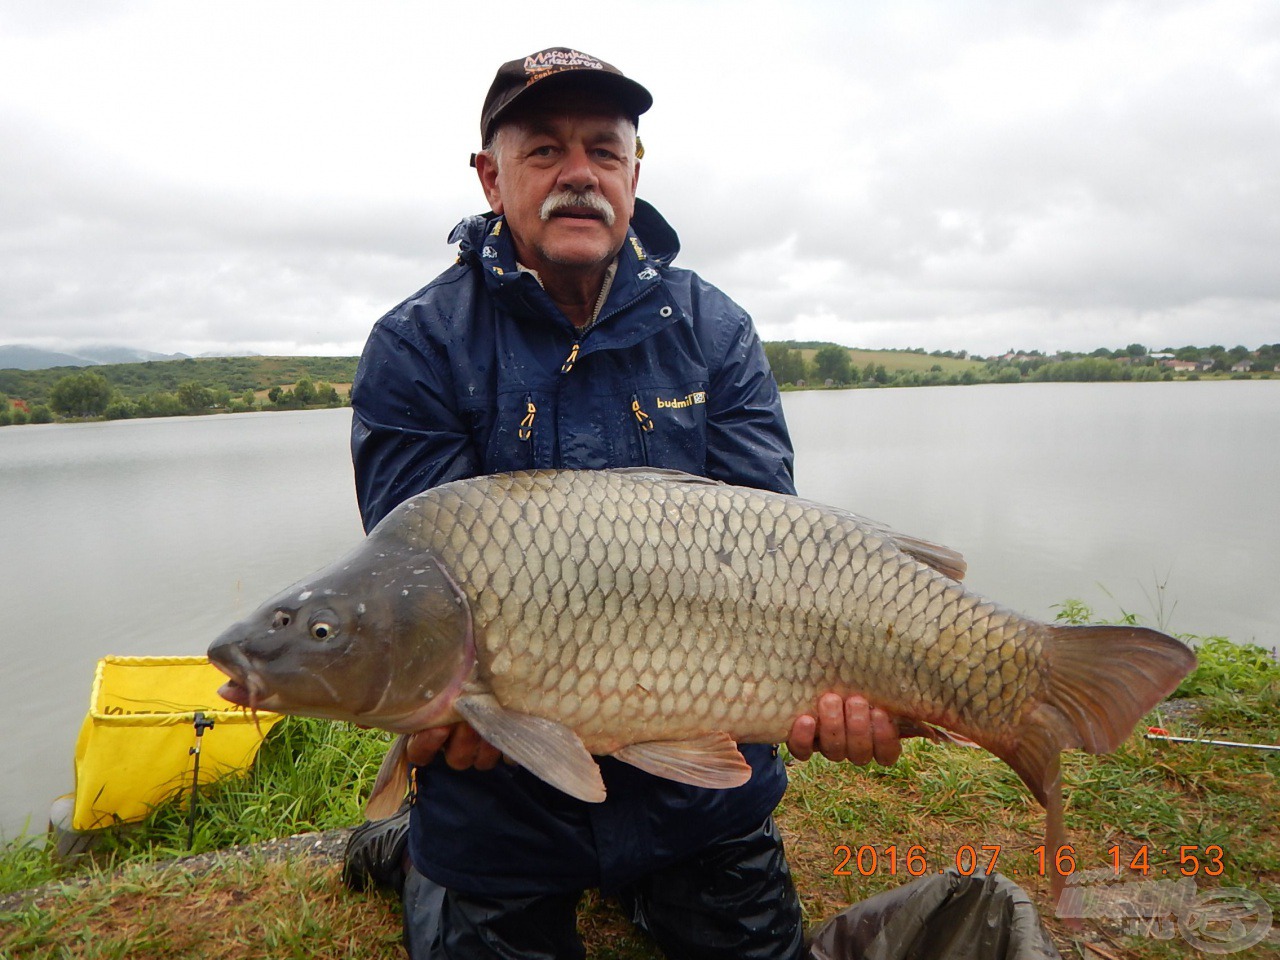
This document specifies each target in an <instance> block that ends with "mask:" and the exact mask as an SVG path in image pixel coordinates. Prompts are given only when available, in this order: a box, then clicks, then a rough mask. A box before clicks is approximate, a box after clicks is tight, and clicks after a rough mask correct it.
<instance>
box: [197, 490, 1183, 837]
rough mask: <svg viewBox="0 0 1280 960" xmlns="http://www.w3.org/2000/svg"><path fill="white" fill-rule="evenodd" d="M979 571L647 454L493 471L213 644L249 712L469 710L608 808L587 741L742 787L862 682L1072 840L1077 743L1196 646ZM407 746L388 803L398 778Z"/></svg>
mask: <svg viewBox="0 0 1280 960" xmlns="http://www.w3.org/2000/svg"><path fill="white" fill-rule="evenodd" d="M963 573H964V562H963V560H961V558H960V557H959V555H958V554H956V553H954V552H953V551H951V550H948V549H946V548H944V547H939V546H936V545H933V544H929V543H925V542H923V541H920V540H916V539H914V538H911V537H904V536H902V535H899V534H896V533H893V532H891V531H889V530H887V529H885V528H884V527H882V526H879V525H878V524H875V523H872V522H870V521H867V520H865V519H863V518H861V517H858V516H855V515H854V514H851V513H848V512H846V511H843V510H838V509H835V508H832V507H826V506H822V505H820V504H817V503H813V502H810V501H806V500H802V499H799V498H796V497H790V496H782V495H779V494H773V493H767V492H763V491H760V490H752V489H746V488H741V487H732V486H726V485H724V484H720V483H715V482H712V481H708V480H703V479H701V478H697V477H692V476H688V475H685V474H679V473H671V472H664V471H656V470H644V469H636V470H608V471H545V472H535V473H517V474H500V475H494V476H483V477H477V478H475V479H471V480H463V481H458V482H455V483H449V484H445V485H443V486H440V487H437V488H435V489H433V490H429V491H427V492H425V493H422V494H420V495H418V496H416V497H414V498H412V499H410V500H407V501H406V502H404V503H403V504H401V505H400V506H399V507H397V508H396V509H395V510H394V511H393V512H392V513H390V514H389V515H388V516H387V517H386V518H385V519H384V520H383V521H382V522H381V523H380V524H379V525H378V526H377V527H376V528H375V529H374V530H373V531H372V532H371V533H370V534H369V536H368V538H366V539H365V541H364V542H362V543H361V544H360V545H359V546H358V547H356V548H355V549H354V550H353V551H352V552H351V553H349V554H347V555H346V556H345V557H343V558H342V559H340V560H338V561H337V562H336V563H334V564H332V565H330V566H328V567H326V568H325V569H323V570H321V571H320V572H318V573H317V574H315V575H314V576H312V577H309V578H308V579H306V580H304V581H303V582H301V583H299V584H297V585H295V586H293V587H291V588H289V589H288V590H286V591H284V592H283V593H281V594H280V595H279V596H277V597H275V598H274V599H272V600H270V601H268V602H267V603H266V604H264V605H263V606H262V607H261V608H260V609H259V610H258V611H257V612H256V613H254V614H253V615H251V616H250V617H248V618H247V619H245V620H243V621H242V622H240V623H238V624H236V625H235V626H234V627H232V628H231V629H229V630H227V631H226V632H225V633H223V634H222V636H221V637H219V638H218V640H217V641H215V642H214V644H213V646H212V647H211V648H210V650H209V656H210V659H211V660H212V661H213V662H214V663H215V664H217V665H218V666H219V667H220V668H221V669H222V670H223V671H224V672H225V673H226V674H227V675H228V676H229V677H231V680H230V682H229V683H227V684H226V685H225V686H223V687H222V690H221V693H222V695H223V696H224V697H225V698H226V699H228V700H230V701H231V702H233V703H237V704H241V705H244V706H248V707H253V708H263V709H268V710H276V711H282V712H285V713H296V714H303V715H308V716H317V717H329V718H334V719H342V720H353V721H356V722H359V723H362V724H366V725H370V726H378V727H383V728H385V729H388V730H393V731H396V732H399V733H408V732H412V731H416V730H422V729H425V728H427V727H431V726H438V725H442V724H447V723H452V722H455V721H458V720H466V721H467V722H469V723H470V724H471V725H472V726H473V727H474V728H475V729H476V730H477V731H478V732H479V733H480V734H481V735H482V736H483V737H484V739H486V740H487V741H489V742H490V743H492V744H493V745H494V746H495V747H498V748H499V749H500V750H501V751H502V752H503V753H504V754H506V755H507V756H508V757H509V758H511V759H512V760H514V761H515V762H517V763H520V764H522V765H524V766H525V767H527V768H528V769H529V770H531V771H532V772H533V773H535V774H537V775H538V776H539V777H541V778H543V779H544V780H546V781H547V782H549V783H551V784H553V785H555V786H556V787H558V788H560V789H561V790H563V791H565V792H566V793H569V794H571V795H573V796H575V797H578V798H580V799H582V800H587V801H600V800H603V799H604V784H603V782H602V780H601V778H600V772H599V768H598V767H597V765H596V763H595V761H594V760H593V759H592V756H591V755H592V754H597V755H605V754H611V755H613V756H615V757H617V758H618V759H620V760H623V761H626V762H627V763H630V764H634V765H635V766H637V767H640V768H641V769H643V770H647V771H649V772H650V773H653V774H655V775H657V776H660V777H668V778H670V779H672V780H679V781H681V782H684V783H691V784H698V785H702V786H707V787H731V786H737V785H739V784H741V783H743V782H745V780H746V779H747V778H748V777H749V776H750V773H751V770H750V767H749V766H748V765H747V763H746V762H745V761H744V760H743V758H742V756H741V754H740V753H739V752H738V750H737V746H736V743H738V742H742V743H754V742H760V743H776V742H779V741H782V740H785V739H786V737H787V735H788V733H789V731H790V729H791V725H792V722H793V721H794V719H795V718H796V717H797V716H799V715H800V714H801V713H805V712H810V711H812V710H814V709H815V705H816V702H817V699H818V697H819V695H821V694H822V693H824V692H827V691H835V692H837V693H841V694H849V693H861V694H862V695H864V696H865V697H866V698H867V699H868V700H869V701H871V702H872V703H873V704H875V705H878V706H881V707H883V708H885V709H886V710H887V711H889V712H890V713H892V714H894V715H896V716H898V717H901V718H905V719H906V720H908V721H914V722H916V723H917V724H918V725H921V726H924V725H928V726H936V727H941V728H944V729H946V730H950V731H955V732H957V733H959V734H961V735H963V736H964V737H968V738H971V739H973V740H974V741H976V742H977V743H979V744H981V745H982V746H984V747H986V748H987V749H988V750H990V751H991V752H992V753H994V754H996V755H997V756H998V757H1000V758H1001V759H1003V760H1005V761H1006V762H1007V763H1009V765H1010V766H1012V767H1013V768H1014V770H1016V771H1017V773H1018V775H1019V776H1020V777H1021V778H1022V780H1023V781H1024V782H1025V783H1026V784H1027V786H1028V787H1029V788H1030V789H1031V792H1032V793H1033V794H1035V796H1036V798H1037V799H1038V800H1039V801H1040V802H1041V803H1042V804H1043V805H1044V806H1045V808H1046V810H1047V812H1048V818H1049V819H1048V837H1049V842H1050V843H1051V844H1053V845H1054V846H1056V844H1057V843H1058V842H1060V840H1061V837H1062V825H1061V822H1062V801H1061V783H1060V777H1059V766H1058V761H1059V753H1060V752H1061V751H1062V750H1064V749H1067V748H1071V747H1079V748H1083V749H1084V750H1087V751H1089V752H1091V753H1103V752H1107V751H1111V750H1114V749H1115V748H1116V747H1117V746H1118V745H1119V744H1120V742H1121V741H1122V740H1124V738H1125V737H1127V736H1128V735H1129V733H1130V732H1131V731H1132V729H1133V727H1134V725H1135V724H1136V723H1137V721H1138V720H1139V719H1140V718H1141V717H1142V715H1143V714H1144V713H1146V712H1147V711H1148V710H1150V709H1151V708H1152V707H1153V706H1155V704H1156V703H1158V702H1159V701H1160V700H1161V699H1162V698H1164V697H1165V696H1167V695H1168V694H1169V693H1170V692H1171V691H1172V690H1173V688H1174V687H1175V686H1176V685H1177V684H1178V682H1179V680H1181V678H1182V677H1183V676H1185V675H1186V674H1187V673H1188V672H1189V671H1190V670H1191V668H1192V667H1193V666H1194V665H1195V657H1194V656H1193V655H1192V653H1191V652H1190V650H1188V649H1187V647H1186V646H1184V645H1183V644H1182V643H1179V642H1178V641H1177V640H1174V639H1172V638H1170V637H1167V636H1165V635H1163V634H1161V633H1157V632H1155V631H1153V630H1147V629H1143V628H1140V627H1127V626H1121V627H1117V626H1098V627H1069V626H1052V625H1048V624H1044V623H1040V622H1037V621H1034V620H1028V619H1026V618H1025V617H1022V616H1019V615H1018V614H1016V613H1013V612H1012V611H1010V610H1007V609H1004V608H1002V607H1000V606H998V605H996V604H995V603H992V602H991V601H989V600H986V599H984V598H982V597H980V596H977V595H976V594H973V593H970V592H969V591H967V590H966V589H965V588H964V587H963V586H962V585H961V584H960V583H959V579H960V577H961V576H963ZM402 744H403V738H402V739H401V741H400V743H398V744H397V747H396V748H394V749H393V751H392V753H391V755H390V758H389V759H390V763H389V765H388V766H385V767H384V776H383V777H381V778H380V780H379V785H378V786H377V787H375V797H374V800H373V801H371V807H372V812H373V813H374V814H376V813H379V812H383V811H385V810H386V809H387V807H388V805H390V808H391V809H394V806H395V804H397V803H398V802H399V798H400V796H401V795H402V793H403V786H404V781H403V779H399V777H398V775H397V774H396V773H394V772H393V768H394V767H395V765H396V764H397V763H403V746H402ZM388 801H389V804H388Z"/></svg>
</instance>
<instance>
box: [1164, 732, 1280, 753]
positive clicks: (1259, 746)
mask: <svg viewBox="0 0 1280 960" xmlns="http://www.w3.org/2000/svg"><path fill="white" fill-rule="evenodd" d="M1146 738H1147V739H1148V740H1169V741H1172V742H1173V743H1207V744H1209V745H1210V746H1213V747H1248V748H1250V749H1253V750H1280V743H1277V744H1271V743H1236V742H1235V741H1233V740H1201V739H1200V738H1199V737H1171V736H1169V734H1167V733H1148V734H1146Z"/></svg>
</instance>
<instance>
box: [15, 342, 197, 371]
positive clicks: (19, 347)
mask: <svg viewBox="0 0 1280 960" xmlns="http://www.w3.org/2000/svg"><path fill="white" fill-rule="evenodd" d="M186 356H187V355H186V354H185V353H155V352H153V351H151V350H138V349H136V348H134V347H120V346H111V345H110V344H107V345H102V346H89V347H73V348H71V349H69V350H63V351H60V350H45V349H43V348H42V347H31V346H28V345H27V344H25V343H5V344H0V370H47V369H49V368H50V367H94V366H99V365H101V364H106V363H139V362H141V361H143V360H185V359H186Z"/></svg>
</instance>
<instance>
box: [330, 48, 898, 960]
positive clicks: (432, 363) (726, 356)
mask: <svg viewBox="0 0 1280 960" xmlns="http://www.w3.org/2000/svg"><path fill="white" fill-rule="evenodd" d="M651 102H652V98H651V97H650V95H649V93H648V91H646V90H645V89H644V88H643V87H642V86H640V85H639V84H638V83H636V82H634V81H633V80H630V79H628V78H627V77H625V76H623V74H622V73H621V72H620V71H618V70H617V69H616V68H615V67H613V66H611V65H609V64H607V63H604V62H603V61H600V60H597V59H596V58H594V57H591V56H589V55H587V54H585V53H581V52H579V51H575V50H570V49H566V48H553V49H549V50H543V51H540V52H539V53H535V54H532V55H531V56H529V57H525V58H522V59H519V60H514V61H511V62H510V63H506V64H503V66H502V67H501V68H500V69H499V70H498V73H497V76H496V77H495V79H494V81H493V85H492V87H491V88H490V90H489V94H488V96H487V98H486V99H485V102H484V108H483V111H482V114H481V142H482V144H483V149H482V150H481V152H480V153H478V154H476V155H475V156H474V158H473V163H474V165H475V168H476V172H477V173H478V174H479V178H480V183H481V186H482V187H483V189H484V193H485V197H486V199H487V200H488V202H489V205H490V207H491V208H492V211H491V212H490V213H486V214H484V215H481V216H475V217H471V218H469V219H467V220H464V221H463V222H462V223H461V224H459V225H458V227H457V228H456V229H455V230H454V232H453V234H452V236H451V237H450V240H451V242H458V243H459V244H460V247H459V255H458V259H457V262H456V264H455V265H454V266H452V267H450V268H449V269H448V270H446V271H445V272H444V273H443V274H442V275H441V276H439V277H438V278H437V279H436V280H434V281H433V282H432V283H431V284H430V285H428V286H427V287H425V288H424V289H423V290H421V291H419V292H418V293H416V294H414V295H413V296H412V297H411V298H410V299H408V300H406V301H405V302H404V303H402V304H400V305H399V306H398V307H396V308H395V309H394V310H392V311H391V312H390V313H388V314H387V315H386V316H385V317H383V318H382V319H381V320H380V321H379V322H378V324H377V325H376V326H375V327H374V329H373V332H372V333H371V335H370V337H369V341H368V345H367V346H366V348H365V352H364V356H363V357H362V359H361V362H360V369H359V372H358V374H357V376H356V381H355V385H354V387H353V390H352V406H353V408H354V418H353V424H352V449H353V456H354V461H355V472H356V487H357V492H358V495H359V500H360V509H361V512H362V515H363V518H364V523H365V526H366V528H370V527H372V526H373V525H374V524H376V523H377V522H378V521H379V520H380V519H381V518H382V517H383V516H385V515H386V514H387V512H388V511H390V510H391V509H392V508H393V507H394V506H396V505H397V504H398V503H400V502H401V501H403V500H404V499H406V498H407V497H410V496H412V495H414V494H416V493H419V492H420V491H422V490H425V489H427V488H429V487H432V486H435V485H436V484H440V483H444V482H447V481H450V480H457V479H461V478H464V477H471V476H475V475H477V474H482V473H493V472H498V471H506V470H521V469H529V468H571V469H604V468H610V467H628V466H637V465H651V466H655V467H666V468H672V469H678V470H684V471H688V472H690V473H696V474H701V475H705V476H709V477H713V478H716V479H720V480H724V481H727V482H730V483H735V484H742V485H748V486H755V487H761V488H766V489H769V490H775V491H780V492H783V493H793V492H794V489H793V485H792V476H791V462H792V453H791V445H790V440H789V438H788V436H787V431H786V426H785V423H784V422H783V418H782V409H781V404H780V401H779V396H778V391H777V387H776V385H775V383H774V380H773V377H772V376H771V374H770V372H769V368H768V365H767V362H766V361H765V358H764V353H763V350H762V348H761V344H760V341H759V338H758V337H757V335H756V332H755V329H754V327H753V325H752V323H751V320H750V318H749V317H748V316H747V314H746V313H745V312H744V311H743V310H742V309H741V308H740V307H738V306H737V305H736V304H735V303H733V302H732V301H731V300H729V299H728V298H727V297H726V296H725V295H724V294H722V293H721V292H720V291H719V290H717V289H716V288H714V287H712V286H711V285H709V284H707V283H706V282H704V281H703V280H701V279H700V278H699V277H697V276H696V275H695V274H693V273H691V272H689V271H687V270H680V269H676V268H674V267H672V266H671V261H672V260H673V258H674V257H675V255H676V252H677V250H678V241H677V239H676V235H675V233H674V231H673V230H672V229H671V228H670V227H669V226H668V225H667V224H666V222H665V221H664V220H663V219H662V218H661V216H659V215H658V213H657V211H655V210H654V209H653V208H652V207H650V206H649V205H648V204H646V203H645V202H644V201H642V200H638V199H636V183H637V180H638V178H639V173H640V164H639V157H640V156H641V153H642V150H641V147H640V143H639V141H638V139H637V137H636V126H637V123H638V120H639V116H640V114H642V113H644V112H645V111H646V110H647V109H648V108H649V106H650V104H651ZM815 707H816V710H815V716H805V717H801V718H800V719H799V720H797V721H796V725H795V728H794V729H793V731H792V735H791V738H790V740H789V746H790V748H791V751H792V753H793V754H794V755H796V756H797V757H799V758H801V759H807V758H808V757H809V755H810V754H811V753H812V752H813V751H814V750H815V748H816V749H818V750H820V751H821V752H823V753H824V754H826V755H827V756H829V757H831V758H833V759H850V760H853V761H854V762H858V763H866V762H868V761H869V760H871V759H872V757H873V756H874V757H875V758H876V759H878V760H880V761H881V762H886V763H892V762H893V761H894V760H895V759H896V757H897V754H898V739H897V733H896V731H895V730H894V728H893V726H892V723H891V720H890V718H889V717H888V716H886V715H885V714H884V713H883V712H882V711H879V710H876V711H872V710H870V708H869V707H868V705H867V703H866V702H865V701H864V700H861V699H860V698H851V699H850V700H848V701H847V702H846V701H842V700H841V699H840V698H839V697H837V696H835V695H828V696H826V697H823V698H822V700H821V701H820V702H819V704H817V705H815ZM742 752H743V754H744V756H745V757H746V758H747V760H748V762H749V763H750V764H751V766H752V770H753V774H752V777H751V779H750V781H749V782H748V783H747V784H745V785H744V786H741V787H738V788H736V789H731V790H708V789H703V788H696V787H691V786H687V785H683V784H679V783H674V782H672V781H669V780H664V779H659V778H656V777H653V776H651V775H649V774H646V773H644V772H642V771H640V770H638V769H636V768H634V767H631V766H628V765H626V764H624V763H621V762H619V761H616V760H613V759H611V758H603V759H602V760H601V768H602V771H603V776H604V780H605V783H606V785H607V788H608V800H606V801H605V802H604V803H601V804H589V803H583V802H581V801H578V800H575V799H573V798H570V797H568V796H566V795H564V794H562V793H560V792H559V791H557V790H556V789H554V788H552V787H550V786H548V785H547V784H545V783H543V782H542V781H541V780H539V779H538V778H536V777H534V776H533V775H531V774H529V773H527V772H526V771H524V770H523V769H521V768H519V767H516V766H512V765H510V764H505V763H501V762H500V760H501V757H500V756H499V754H498V752H497V751H496V750H495V749H494V748H493V747H492V746H490V745H488V744H486V743H484V742H483V741H482V740H481V739H480V738H479V737H478V735H477V734H476V733H475V731H474V730H473V729H471V728H470V727H468V726H466V725H465V724H459V725H457V726H456V727H452V728H448V729H441V730H432V731H428V732H425V733H422V734H419V735H417V736H416V737H415V739H414V740H413V742H412V744H411V748H410V757H411V759H412V761H413V762H414V763H415V764H417V765H418V766H417V768H416V772H415V777H414V784H413V788H412V799H411V808H410V813H409V815H408V817H407V820H408V827H407V841H406V839H405V836H406V828H405V827H404V825H403V820H404V818H400V819H399V820H395V821H391V822H390V823H389V824H387V825H376V824H375V825H369V826H367V827H366V828H363V829H362V830H361V831H360V832H358V833H357V834H356V836H355V837H354V838H353V840H352V845H351V849H350V850H349V851H348V865H347V867H348V868H347V871H346V875H347V877H348V879H349V880H350V879H356V880H358V879H360V878H361V877H362V876H365V877H371V878H372V879H384V880H385V879H386V878H387V877H388V876H389V875H392V874H395V873H396V868H397V867H398V865H399V863H400V858H401V855H402V852H403V851H404V850H405V848H406V843H407V850H408V860H409V861H411V866H410V867H409V868H408V872H407V879H405V880H404V882H403V895H404V898H405V929H406V942H407V944H408V946H409V949H410V953H411V955H412V956H414V957H433V958H435V957H452V958H464V957H465V958H478V957H490V956H492V957H522V958H523V957H575V956H582V955H583V948H582V944H581V942H580V940H579V939H578V937H577V934H576V929H575V909H576V905H577V902H578V899H579V897H580V895H581V892H582V891H583V890H584V889H586V888H589V887H599V888H602V889H604V890H606V891H611V892H616V893H618V894H619V895H620V896H621V897H622V899H623V900H624V902H625V903H626V904H627V905H628V907H629V909H630V912H631V914H632V915H633V916H634V918H635V919H636V921H637V923H638V924H639V925H640V926H642V927H643V928H644V929H646V930H647V931H648V932H649V933H650V934H651V935H652V936H653V937H654V938H655V940H656V941H657V942H658V944H659V945H660V946H661V947H662V949H663V950H664V951H665V952H666V953H667V954H668V955H669V956H672V957H722V956H723V957H734V958H744V957H794V956H798V955H799V954H800V952H801V951H802V948H803V946H802V936H801V926H800V908H799V904H798V901H797V899H796V895H795V891H794V889H793V887H792V883H791V879H790V873H789V871H788V868H787V863H786V859H785V857H784V855H783V851H782V844H781V841H780V840H779V838H778V834H777V832H776V830H775V828H774V825H773V821H772V811H773V808H774V807H775V805H776V804H777V803H778V800H779V799H780V798H781V796H782V793H783V790H784V789H785V786H786V775H785V773H784V771H783V767H782V763H781V761H780V760H779V758H778V752H777V749H776V747H773V746H769V745H745V746H743V748H742Z"/></svg>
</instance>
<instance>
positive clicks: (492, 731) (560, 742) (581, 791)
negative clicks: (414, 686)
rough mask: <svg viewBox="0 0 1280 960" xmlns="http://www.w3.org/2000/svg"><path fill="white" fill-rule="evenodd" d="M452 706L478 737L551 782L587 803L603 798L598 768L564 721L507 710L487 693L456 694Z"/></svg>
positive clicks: (599, 800)
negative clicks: (558, 721) (458, 695)
mask: <svg viewBox="0 0 1280 960" xmlns="http://www.w3.org/2000/svg"><path fill="white" fill-rule="evenodd" d="M454 709H456V710H457V711H458V713H460V714H462V716H463V718H464V719H465V720H466V721H467V722H468V723H469V724H471V726H473V727H475V730H476V732H477V733H478V734H480V736H481V737H483V738H484V739H485V740H487V741H488V742H489V743H491V744H493V745H494V746H495V747H497V748H498V749H499V750H501V751H502V752H503V753H504V754H506V755H507V756H508V757H510V758H511V759H512V760H514V761H515V762H516V763H518V764H520V766H522V767H524V768H525V769H526V770H528V771H529V772H530V773H533V774H535V775H536V776H538V777H541V778H542V779H543V780H545V781H547V783H549V784H551V785H552V786H553V787H556V788H557V789H560V790H563V791H564V792H565V793H567V794H569V796H571V797H577V798H578V799H579V800H586V801H587V802H589V803H600V802H601V801H602V800H604V780H602V779H601V778H600V768H599V767H598V766H597V765H596V762H595V760H594V759H593V758H592V756H591V754H590V753H589V752H588V751H587V748H586V747H585V746H584V745H583V743H582V741H581V740H580V739H578V735H577V734H576V733H574V732H573V731H572V730H570V729H569V728H568V727H566V726H565V725H564V724H562V723H556V722H555V721H554V720H544V719H543V718H542V717H534V716H530V715H529V714H527V713H516V712H515V711H513V710H508V709H506V708H505V707H504V706H502V704H500V703H499V702H498V700H497V698H496V697H494V696H493V694H491V693H477V694H467V695H466V696H462V697H459V698H458V699H457V701H455V703H454Z"/></svg>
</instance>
